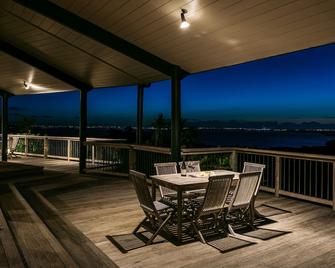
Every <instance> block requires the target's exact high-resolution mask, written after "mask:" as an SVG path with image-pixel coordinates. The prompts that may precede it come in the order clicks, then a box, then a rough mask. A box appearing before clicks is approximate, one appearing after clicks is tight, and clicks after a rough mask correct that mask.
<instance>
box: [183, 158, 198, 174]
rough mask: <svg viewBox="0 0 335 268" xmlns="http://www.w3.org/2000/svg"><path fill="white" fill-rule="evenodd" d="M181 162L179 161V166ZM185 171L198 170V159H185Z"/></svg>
mask: <svg viewBox="0 0 335 268" xmlns="http://www.w3.org/2000/svg"><path fill="white" fill-rule="evenodd" d="M182 163H183V162H179V167H181V164H182ZM185 165H186V171H187V172H200V171H201V169H200V161H185Z"/></svg>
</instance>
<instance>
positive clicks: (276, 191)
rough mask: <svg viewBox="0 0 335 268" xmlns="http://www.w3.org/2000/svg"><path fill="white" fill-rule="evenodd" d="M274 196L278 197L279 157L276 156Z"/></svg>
mask: <svg viewBox="0 0 335 268" xmlns="http://www.w3.org/2000/svg"><path fill="white" fill-rule="evenodd" d="M275 170H276V171H275V174H276V175H275V176H276V177H275V196H276V197H279V190H280V157H279V156H276V165H275Z"/></svg>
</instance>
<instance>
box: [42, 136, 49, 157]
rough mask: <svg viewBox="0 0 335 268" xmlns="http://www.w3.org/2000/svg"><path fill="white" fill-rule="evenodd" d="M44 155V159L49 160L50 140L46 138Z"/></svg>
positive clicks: (44, 140)
mask: <svg viewBox="0 0 335 268" xmlns="http://www.w3.org/2000/svg"><path fill="white" fill-rule="evenodd" d="M43 154H44V158H48V154H49V142H48V138H47V137H44V139H43Z"/></svg>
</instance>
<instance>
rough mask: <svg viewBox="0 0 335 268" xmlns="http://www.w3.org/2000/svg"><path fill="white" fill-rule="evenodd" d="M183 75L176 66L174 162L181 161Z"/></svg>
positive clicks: (172, 79) (173, 135)
mask: <svg viewBox="0 0 335 268" xmlns="http://www.w3.org/2000/svg"><path fill="white" fill-rule="evenodd" d="M180 88H181V74H180V69H179V67H178V66H175V68H174V72H173V75H172V76H171V158H172V161H176V162H179V161H180V160H181V100H180Z"/></svg>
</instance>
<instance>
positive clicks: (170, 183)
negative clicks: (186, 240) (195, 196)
mask: <svg viewBox="0 0 335 268" xmlns="http://www.w3.org/2000/svg"><path fill="white" fill-rule="evenodd" d="M209 173H210V175H211V176H213V175H228V174H234V175H235V177H234V179H238V174H239V173H238V172H234V171H229V170H211V171H205V172H194V173H188V174H187V176H181V174H180V173H178V174H167V175H153V176H150V177H151V179H152V187H153V198H154V199H155V198H156V186H164V187H166V188H169V189H172V190H174V191H176V192H177V240H178V242H179V243H181V242H182V224H183V222H182V212H183V198H182V196H183V195H182V194H183V192H186V191H192V190H200V189H206V187H207V184H208V177H209Z"/></svg>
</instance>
